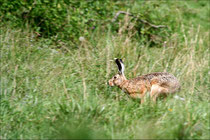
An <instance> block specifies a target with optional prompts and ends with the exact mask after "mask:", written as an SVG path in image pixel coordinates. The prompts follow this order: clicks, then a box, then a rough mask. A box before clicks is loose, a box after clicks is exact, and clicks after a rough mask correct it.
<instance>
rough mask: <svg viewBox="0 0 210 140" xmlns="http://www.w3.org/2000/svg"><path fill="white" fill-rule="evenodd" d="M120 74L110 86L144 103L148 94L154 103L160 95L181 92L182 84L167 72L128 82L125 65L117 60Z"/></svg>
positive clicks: (111, 81) (114, 77)
mask: <svg viewBox="0 0 210 140" xmlns="http://www.w3.org/2000/svg"><path fill="white" fill-rule="evenodd" d="M115 62H116V64H117V66H118V74H116V75H115V76H113V77H112V78H111V79H110V80H109V82H108V83H109V85H110V86H118V87H119V88H120V89H122V90H123V91H124V92H126V93H128V94H129V95H130V96H131V97H132V98H140V99H141V103H143V102H144V99H143V98H144V96H145V94H146V93H147V92H149V93H150V97H151V98H152V100H153V101H154V102H156V98H157V97H158V96H159V95H164V96H167V95H168V94H173V93H175V92H177V91H179V90H180V83H179V81H178V80H177V78H176V77H175V76H173V75H172V74H169V73H167V72H155V73H150V74H146V75H142V76H140V77H136V78H133V79H130V80H127V79H126V77H125V75H124V70H125V67H124V64H123V62H122V60H121V59H115Z"/></svg>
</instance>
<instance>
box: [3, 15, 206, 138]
mask: <svg viewBox="0 0 210 140" xmlns="http://www.w3.org/2000/svg"><path fill="white" fill-rule="evenodd" d="M127 18H128V17H127ZM128 20H129V19H128ZM128 20H125V23H124V25H125V26H124V25H122V27H121V31H122V32H119V33H112V32H111V31H107V32H106V33H103V32H101V31H100V30H96V31H95V32H94V33H93V35H92V38H88V39H84V40H82V41H81V43H80V45H79V46H78V48H77V49H74V50H69V47H68V46H66V45H65V44H63V45H61V48H57V47H56V45H52V44H50V43H48V42H47V41H48V40H47V39H41V40H36V38H35V37H34V36H35V34H34V33H33V32H32V31H30V30H28V29H25V30H18V29H12V28H9V27H6V28H1V32H0V42H1V44H0V45H1V46H0V47H1V48H0V49H1V73H0V75H1V94H0V96H1V101H0V102H1V108H0V109H1V111H0V112H1V115H0V126H1V132H0V138H3V139H5V138H8V139H9V138H20V139H26V138H86V139H96V138H112V139H116V138H118V139H122V138H123V139H140V138H143V139H149V138H153V139H154V138H160V139H163V138H173V139H187V138H188V139H192V138H196V139H201V138H203V139H209V138H210V136H209V129H210V126H209V123H210V122H209V117H210V116H209V92H208V91H209V78H208V77H209V76H208V75H209V72H208V71H209V70H208V64H209V59H208V58H209V31H208V30H205V29H206V28H204V27H203V26H200V25H198V26H194V25H191V26H186V25H185V24H184V23H181V25H180V31H177V32H174V33H173V34H172V35H171V36H170V37H168V38H167V40H166V42H165V44H163V46H162V47H159V48H156V47H152V48H151V47H148V46H147V45H145V44H144V45H143V44H142V43H141V42H139V41H138V40H136V39H133V38H132V27H133V26H132V25H130V24H129V25H128V24H127V22H126V21H128ZM126 24H127V25H126ZM127 29H129V30H127ZM124 30H126V33H124V32H123V31H124ZM127 31H128V32H127ZM115 57H120V58H122V59H123V60H124V63H125V68H126V69H125V74H126V76H127V77H128V78H133V77H136V76H139V75H142V74H147V73H150V72H158V71H167V72H169V73H172V74H174V75H175V76H176V77H177V78H178V79H179V80H180V82H181V85H182V89H181V91H180V92H179V93H177V94H178V95H179V96H181V97H184V98H185V101H181V100H177V99H174V98H173V97H168V98H167V100H166V101H162V100H159V101H158V102H157V103H156V104H153V103H152V102H151V101H150V98H149V96H148V97H146V102H145V103H144V104H142V105H140V104H139V100H134V99H131V98H129V97H128V96H127V95H126V94H125V93H123V92H122V91H120V90H119V89H117V88H111V87H109V86H108V85H107V84H106V83H107V81H108V80H109V78H111V77H112V76H113V75H114V74H115V73H116V72H117V67H116V65H115V63H114V62H113V61H111V60H113V58H115Z"/></svg>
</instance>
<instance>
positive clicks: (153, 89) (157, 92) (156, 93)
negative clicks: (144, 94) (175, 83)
mask: <svg viewBox="0 0 210 140" xmlns="http://www.w3.org/2000/svg"><path fill="white" fill-rule="evenodd" d="M167 92H168V89H167V88H164V87H161V86H159V85H157V84H155V85H152V87H151V92H150V97H151V98H152V100H153V101H154V102H156V99H157V97H158V96H159V95H160V94H162V93H167Z"/></svg>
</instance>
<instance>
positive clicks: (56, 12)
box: [0, 0, 205, 47]
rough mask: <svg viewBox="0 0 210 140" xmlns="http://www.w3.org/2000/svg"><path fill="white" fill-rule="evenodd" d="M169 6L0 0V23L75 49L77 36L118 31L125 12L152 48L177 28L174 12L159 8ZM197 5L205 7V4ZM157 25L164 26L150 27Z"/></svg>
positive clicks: (84, 0) (138, 36) (159, 3)
mask: <svg viewBox="0 0 210 140" xmlns="http://www.w3.org/2000/svg"><path fill="white" fill-rule="evenodd" d="M168 3H170V2H166V1H157V2H153V1H134V0H131V1H130V0H128V1H115V0H106V1H104V0H81V1H78V0H71V1H70V0H59V1H57V0H54V1H49V0H35V1H34V0H27V1H25V0H16V1H13V0H2V1H0V5H1V6H0V15H1V17H0V20H1V25H3V24H4V23H8V24H10V25H11V26H13V27H22V28H25V27H28V26H30V28H31V29H33V30H34V32H35V33H36V34H37V36H38V37H40V36H42V37H45V38H50V39H51V40H53V41H54V42H58V41H63V42H68V44H69V45H70V47H75V46H76V45H77V44H78V38H79V37H80V36H85V37H86V38H88V37H90V34H91V32H94V31H95V30H96V29H99V28H100V30H104V31H106V29H107V28H111V31H112V32H119V28H120V25H121V24H120V21H122V19H124V17H125V16H126V14H119V16H117V17H116V14H117V12H119V11H124V12H128V13H129V14H130V15H129V18H130V21H129V23H130V24H134V27H135V28H133V30H134V36H135V38H136V39H138V40H141V41H143V42H144V43H146V42H147V43H148V42H149V43H150V44H151V46H153V45H159V46H160V45H161V44H162V43H163V42H164V40H165V38H166V37H168V36H170V33H171V32H173V31H174V30H177V29H178V27H179V24H178V23H177V20H176V19H175V16H171V15H172V14H176V13H171V12H170V10H169V9H168V7H167V5H166V6H162V5H164V4H168ZM199 3H201V5H203V6H205V2H199ZM171 4H172V3H171ZM172 7H173V6H172ZM180 8H183V9H185V7H181V6H180ZM128 9H129V10H128ZM166 10H168V12H165V11H166ZM154 11H156V12H154ZM131 14H132V15H131ZM190 14H194V13H193V12H190V11H186V16H189V15H190ZM195 15H196V14H195ZM114 17H116V18H114ZM189 17H190V16H189ZM123 21H124V20H123ZM148 23H149V24H148ZM159 24H163V25H165V27H163V28H155V27H154V26H151V25H159ZM168 25H170V27H169V26H168ZM125 33H126V32H125Z"/></svg>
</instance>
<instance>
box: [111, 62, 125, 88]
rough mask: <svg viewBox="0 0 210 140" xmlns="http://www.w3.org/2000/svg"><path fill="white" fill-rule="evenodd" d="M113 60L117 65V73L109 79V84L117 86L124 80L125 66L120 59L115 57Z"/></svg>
mask: <svg viewBox="0 0 210 140" xmlns="http://www.w3.org/2000/svg"><path fill="white" fill-rule="evenodd" d="M115 62H116V64H117V66H118V73H117V74H116V75H114V76H113V77H112V78H111V79H110V80H109V85H110V86H119V85H121V84H122V83H123V82H124V81H125V80H126V78H125V75H124V70H125V67H124V64H123V61H122V59H115Z"/></svg>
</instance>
